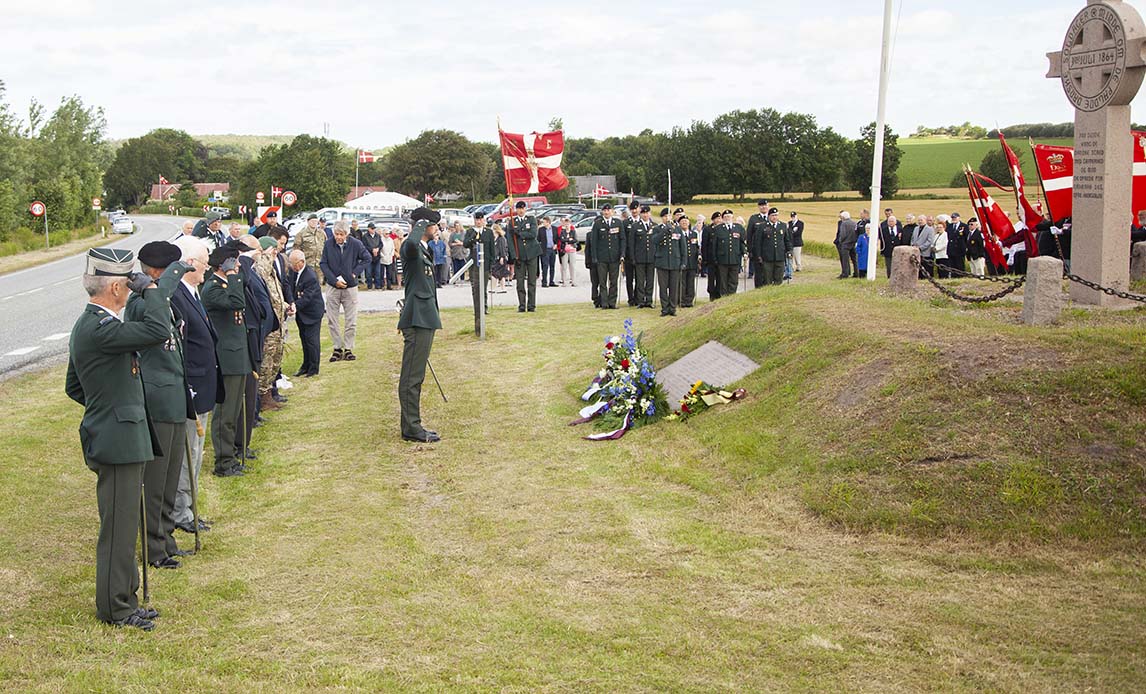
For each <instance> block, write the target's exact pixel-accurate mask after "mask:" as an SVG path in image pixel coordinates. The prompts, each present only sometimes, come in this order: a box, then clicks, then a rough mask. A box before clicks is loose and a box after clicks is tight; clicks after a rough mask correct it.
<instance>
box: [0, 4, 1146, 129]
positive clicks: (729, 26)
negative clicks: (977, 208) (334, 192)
mask: <svg viewBox="0 0 1146 694" xmlns="http://www.w3.org/2000/svg"><path fill="white" fill-rule="evenodd" d="M0 4H2V6H3V8H4V10H5V11H4V18H5V23H6V24H7V26H6V27H5V30H4V32H3V35H4V40H3V41H0V79H2V80H3V81H4V82H5V83H6V85H7V88H8V94H7V100H8V102H9V104H11V105H12V106H13V107H14V109H15V110H16V111H17V112H20V113H23V112H25V110H26V107H27V104H28V102H29V100H30V99H32V98H36V99H38V100H39V101H41V102H42V103H44V104H46V105H48V106H49V107H54V105H55V104H56V103H57V102H58V100H59V99H60V98H61V97H62V96H65V95H70V94H78V95H79V96H80V97H81V98H82V99H83V100H84V102H85V103H87V104H92V105H99V106H102V107H103V108H104V109H105V110H106V113H107V120H108V135H109V136H110V137H113V138H125V137H132V136H136V135H142V134H143V133H145V132H147V131H149V130H151V129H153V128H157V127H172V128H180V129H183V130H186V131H188V132H190V133H192V134H215V133H242V134H260V135H261V134H266V135H294V134H298V133H311V134H315V135H321V134H322V133H323V124H324V123H330V135H331V137H334V138H337V139H340V140H343V141H344V142H347V143H348V144H350V145H351V146H362V147H379V146H383V145H389V144H396V143H400V142H402V141H404V140H406V139H409V138H412V137H415V136H417V134H418V133H419V132H421V131H422V130H425V129H431V128H451V129H454V130H458V131H461V132H463V133H464V134H466V135H467V136H469V137H470V138H473V139H477V140H486V141H491V142H492V141H494V140H495V139H496V132H497V124H496V118H497V116H499V115H500V116H501V121H502V125H503V127H504V128H505V129H506V130H509V131H517V132H521V131H530V130H543V129H544V128H545V126H546V124H547V123H548V121H549V119H550V118H551V117H553V116H560V117H561V118H563V119H564V122H565V130H566V133H567V135H568V136H570V137H585V136H589V137H604V136H607V135H624V134H631V133H636V132H639V131H640V130H642V129H644V128H652V129H653V130H655V131H662V130H668V129H670V128H672V126H674V125H684V126H687V125H688V124H689V123H690V122H691V121H693V120H697V119H700V120H711V119H712V118H713V117H714V116H716V115H719V114H720V113H724V112H727V111H730V110H733V109H749V108H761V107H772V108H776V109H778V110H781V111H800V112H804V113H811V114H813V115H815V116H816V117H817V119H818V120H819V121H820V123H821V124H824V125H831V126H833V127H835V128H836V129H837V130H839V131H840V132H841V133H844V134H845V135H848V136H851V137H855V136H857V135H858V133H859V128H860V127H861V126H862V125H863V124H865V123H868V122H870V121H872V120H874V119H875V110H876V91H877V82H878V72H879V44H880V29H881V18H882V14H881V13H882V8H883V3H882V2H880V1H879V0H850V1H841V0H802V1H798V2H789V1H784V2H776V1H774V0H772V1H762V0H751V1H749V0H725V1H721V0H717V1H715V2H693V1H688V2H682V1H677V2H674V1H673V0H662V1H660V2H625V1H624V0H620V1H616V2H603V3H602V2H592V1H590V2H582V3H578V2H560V3H551V2H537V1H535V2H532V3H516V2H498V3H484V2H481V1H480V0H469V1H461V0H442V1H437V2H421V3H408V2H400V3H399V2H379V3H369V2H360V1H356V2H348V1H346V0H326V2H314V1H313V0H308V1H306V2H299V1H297V0H275V1H274V2H266V1H264V0H251V1H245V0H229V1H228V2H217V1H216V0H192V1H190V2H150V3H139V2H122V1H117V0H101V1H100V2H96V1H94V0H34V1H33V2H27V1H26V0H0ZM1084 4H1085V3H1084V2H1083V0H1069V1H1065V0H993V1H987V0H961V1H958V2H956V1H945V2H944V1H938V0H897V3H896V6H895V12H896V16H897V26H898V33H897V37H896V41H895V50H894V56H893V63H892V78H891V89H890V92H889V100H888V121H889V123H890V124H891V125H892V127H893V128H895V129H896V130H897V131H898V132H899V133H900V134H907V133H910V132H912V131H914V130H915V128H916V126H918V125H921V124H922V125H928V126H938V125H949V124H952V123H962V122H963V121H967V120H969V121H971V122H972V123H976V124H980V125H985V126H988V127H991V126H994V125H995V124H996V123H997V124H999V125H1009V124H1013V123H1020V122H1042V121H1053V122H1061V121H1067V120H1071V119H1072V118H1073V112H1072V111H1071V110H1070V109H1069V108H1068V105H1067V101H1066V97H1065V96H1064V95H1063V93H1062V89H1061V87H1060V86H1059V84H1058V82H1057V81H1054V80H1048V79H1045V78H1044V77H1043V75H1045V74H1046V71H1047V60H1046V57H1045V53H1046V52H1047V51H1052V50H1057V49H1058V48H1060V47H1061V43H1062V38H1063V35H1064V33H1065V31H1066V28H1067V25H1068V24H1069V22H1070V19H1071V18H1072V17H1073V16H1074V14H1075V13H1076V12H1077V11H1078V10H1079V9H1080V8H1081V7H1083V6H1084ZM900 5H902V7H900ZM1139 103H1142V104H1146V101H1142V100H1141V99H1140V100H1139ZM1135 115H1136V116H1138V118H1137V120H1143V119H1146V115H1142V114H1135Z"/></svg>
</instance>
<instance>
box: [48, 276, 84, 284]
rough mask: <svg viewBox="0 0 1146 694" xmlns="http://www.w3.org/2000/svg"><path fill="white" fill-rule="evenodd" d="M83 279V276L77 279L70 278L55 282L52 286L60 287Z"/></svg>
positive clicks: (76, 277)
mask: <svg viewBox="0 0 1146 694" xmlns="http://www.w3.org/2000/svg"><path fill="white" fill-rule="evenodd" d="M81 277H82V275H76V276H75V277H69V278H68V279H66V280H60V281H59V282H54V283H53V284H52V285H51V286H53V287H58V286H60V285H61V284H67V283H69V282H75V281H76V280H78V279H81Z"/></svg>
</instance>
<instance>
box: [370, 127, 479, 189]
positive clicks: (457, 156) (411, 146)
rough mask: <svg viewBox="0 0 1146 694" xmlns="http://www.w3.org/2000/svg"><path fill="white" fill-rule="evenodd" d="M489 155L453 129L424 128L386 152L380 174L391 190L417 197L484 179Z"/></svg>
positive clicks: (465, 185)
mask: <svg viewBox="0 0 1146 694" xmlns="http://www.w3.org/2000/svg"><path fill="white" fill-rule="evenodd" d="M489 166H490V161H489V157H488V155H487V154H485V153H483V151H482V149H481V148H480V147H478V146H477V144H476V143H474V142H471V141H470V140H469V139H468V138H466V136H464V135H462V134H461V133H458V132H455V131H453V130H426V131H424V132H422V134H420V135H418V137H416V138H414V139H413V140H407V141H406V142H405V143H403V144H400V145H398V146H397V147H395V148H393V149H392V150H390V151H389V152H387V154H386V157H385V159H384V160H383V162H382V170H383V178H384V180H385V182H386V185H387V186H388V187H389V188H390V189H391V190H397V191H402V192H403V193H406V194H410V195H412V196H413V197H416V198H420V197H421V196H422V195H425V194H426V193H434V192H436V191H439V190H447V191H464V190H469V189H470V187H471V184H472V183H473V182H474V181H475V180H484V179H485V178H486V177H487V175H488V170H489Z"/></svg>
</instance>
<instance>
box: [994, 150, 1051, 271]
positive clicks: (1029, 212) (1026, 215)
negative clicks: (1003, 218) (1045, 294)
mask: <svg viewBox="0 0 1146 694" xmlns="http://www.w3.org/2000/svg"><path fill="white" fill-rule="evenodd" d="M999 143H1000V144H1001V145H1002V146H1003V155H1004V156H1006V157H1007V165H1008V166H1009V167H1010V168H1011V180H1012V181H1014V184H1015V202H1016V203H1017V204H1018V206H1019V210H1018V211H1019V214H1021V215H1022V219H1023V224H1026V225H1027V228H1028V229H1032V230H1033V229H1034V228H1035V227H1036V226H1038V225H1039V223H1040V222H1042V221H1043V216H1042V214H1040V213H1039V211H1038V210H1036V209H1035V208H1034V207H1033V206H1032V205H1031V203H1030V201H1029V200H1027V196H1026V187H1027V182H1026V181H1025V180H1023V167H1021V166H1020V165H1019V157H1018V155H1016V154H1015V151H1014V150H1013V149H1011V146H1010V145H1008V144H1007V140H1006V138H1004V137H1003V131H1002V130H1000V131H999ZM1028 253H1029V252H1028ZM1035 253H1038V250H1037V249H1036V250H1035ZM1030 257H1032V258H1033V257H1034V256H1033V255H1030Z"/></svg>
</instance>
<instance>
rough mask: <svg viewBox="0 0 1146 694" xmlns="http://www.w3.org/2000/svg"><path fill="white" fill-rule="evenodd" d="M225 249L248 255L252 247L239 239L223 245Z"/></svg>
mask: <svg viewBox="0 0 1146 694" xmlns="http://www.w3.org/2000/svg"><path fill="white" fill-rule="evenodd" d="M223 248H229V249H231V250H232V251H235V252H236V253H246V252H247V251H249V250H251V247H250V246H248V245H247V244H245V243H243V242H242V241H240V240H239V239H231V240H230V241H228V242H226V243H224V244H223Z"/></svg>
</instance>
